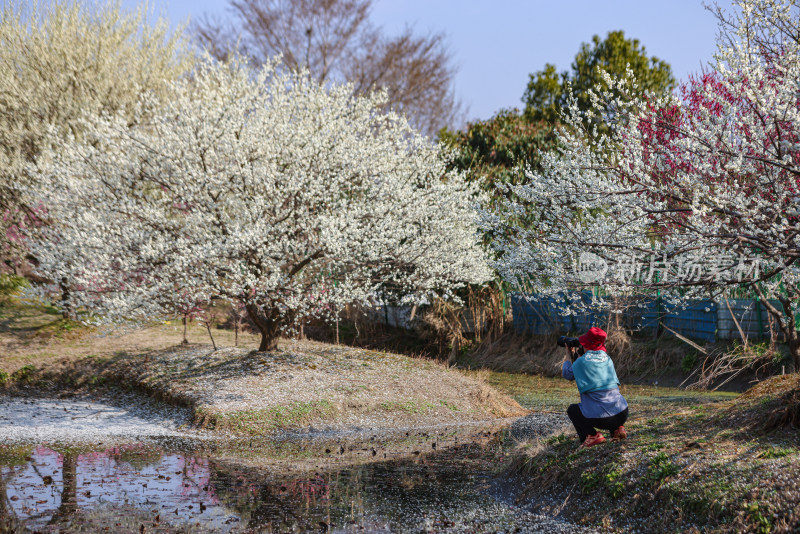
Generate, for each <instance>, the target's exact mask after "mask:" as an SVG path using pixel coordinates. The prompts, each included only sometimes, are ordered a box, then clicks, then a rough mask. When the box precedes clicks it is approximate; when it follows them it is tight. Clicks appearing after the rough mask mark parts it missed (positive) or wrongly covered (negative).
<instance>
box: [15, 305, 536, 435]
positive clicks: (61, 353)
mask: <svg viewBox="0 0 800 534" xmlns="http://www.w3.org/2000/svg"><path fill="white" fill-rule="evenodd" d="M182 330H183V325H182V324H179V323H172V324H170V323H161V324H154V325H150V326H149V327H146V328H140V329H131V330H128V331H122V332H120V331H117V332H103V331H101V330H98V329H94V328H86V327H83V326H80V325H78V324H74V323H70V322H69V321H64V320H63V319H61V318H60V317H59V316H58V315H56V313H55V311H54V310H52V309H49V308H46V307H42V306H31V305H26V304H22V303H19V302H17V301H13V300H10V301H6V302H5V303H4V305H3V307H2V308H0V351H2V352H0V354H2V355H3V356H2V358H0V386H2V387H4V388H5V389H6V390H7V391H9V392H14V391H16V392H24V391H26V390H27V391H42V390H49V391H51V392H62V391H64V390H68V391H76V390H88V389H95V390H96V389H98V388H111V387H123V388H128V389H134V390H138V391H142V392H145V393H147V394H148V395H150V396H152V397H155V398H158V399H161V400H164V401H167V402H171V403H175V404H180V405H184V406H188V407H190V408H192V409H193V410H194V413H195V423H196V424H197V425H198V426H201V427H204V428H209V429H217V430H221V431H225V432H231V433H235V434H242V435H259V434H264V433H270V432H276V431H282V430H296V429H304V428H316V429H339V428H345V427H347V428H352V427H360V428H363V427H371V428H393V427H402V426H409V425H419V424H433V423H457V422H462V421H468V420H481V419H490V418H495V417H507V416H512V415H521V414H523V413H525V410H523V409H522V408H521V407H520V406H519V405H518V404H517V403H516V402H515V401H513V400H512V399H511V398H509V397H507V396H506V395H503V394H500V393H497V392H496V391H495V390H494V389H493V388H492V387H490V386H488V385H487V384H485V383H483V382H481V381H480V380H476V379H475V378H470V377H466V376H464V375H463V374H461V373H460V372H458V371H455V370H450V369H448V368H447V367H446V366H443V365H440V364H438V363H436V362H433V361H430V360H427V359H421V358H411V357H407V356H401V355H397V354H391V353H386V352H381V351H374V350H365V349H358V348H352V347H344V346H336V345H330V344H325V343H317V342H311V341H298V340H282V341H281V343H280V345H279V349H278V350H276V351H274V352H272V353H266V354H265V353H256V352H255V351H253V350H252V347H254V346H256V345H257V343H256V338H255V336H252V335H247V334H244V335H240V336H239V338H240V339H239V341H240V345H241V346H240V347H233V346H231V345H233V334H232V332H230V331H225V330H218V329H215V330H214V332H213V334H214V336H215V339H216V341H217V345H218V346H219V347H220V349H219V350H216V351H214V350H213V349H212V348H211V346H210V345H208V344H205V343H203V344H199V343H190V344H188V345H181V344H180V340H181V339H182V335H183V332H182ZM207 336H208V334H207V332H205V331H202V330H201V329H200V328H199V327H197V326H193V327H192V328H190V329H189V339H190V340H192V341H194V340H202V341H205V340H206V339H207ZM245 347H246V348H245Z"/></svg>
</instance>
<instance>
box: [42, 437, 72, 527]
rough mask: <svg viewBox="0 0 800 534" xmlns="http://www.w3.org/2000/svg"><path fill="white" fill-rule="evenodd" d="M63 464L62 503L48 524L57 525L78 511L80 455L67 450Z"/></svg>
mask: <svg viewBox="0 0 800 534" xmlns="http://www.w3.org/2000/svg"><path fill="white" fill-rule="evenodd" d="M61 466H62V467H61V481H62V490H61V504H60V505H59V507H58V510H56V513H54V514H53V517H52V518H51V519H50V521H49V522H48V525H56V524H58V523H59V522H61V521H64V520H65V519H67V518H69V517H71V516H73V515H75V512H77V511H78V455H77V454H75V453H74V452H65V453H64V454H63V460H62V462H61Z"/></svg>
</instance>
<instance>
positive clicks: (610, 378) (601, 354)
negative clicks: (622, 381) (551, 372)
mask: <svg viewBox="0 0 800 534" xmlns="http://www.w3.org/2000/svg"><path fill="white" fill-rule="evenodd" d="M561 374H562V375H563V376H564V378H566V379H568V380H572V379H573V378H574V379H575V384H576V385H577V386H578V391H580V392H581V393H590V392H592V391H602V390H605V389H615V388H617V387H619V379H618V378H617V371H616V370H615V369H614V362H612V361H611V358H609V356H608V354H606V352H605V351H603V350H588V351H586V353H585V354H584V355H583V356H581V357H580V358H578V359H577V360H575V363H572V364H570V362H564V365H563V367H562V369H561ZM568 375H570V376H568Z"/></svg>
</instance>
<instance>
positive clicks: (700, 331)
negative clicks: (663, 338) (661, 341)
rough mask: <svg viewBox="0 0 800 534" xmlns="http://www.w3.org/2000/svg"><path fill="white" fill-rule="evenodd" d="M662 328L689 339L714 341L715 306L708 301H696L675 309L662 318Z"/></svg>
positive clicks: (715, 324)
mask: <svg viewBox="0 0 800 534" xmlns="http://www.w3.org/2000/svg"><path fill="white" fill-rule="evenodd" d="M664 326H666V327H667V328H670V329H672V330H674V331H675V332H678V333H679V334H681V335H684V336H686V337H688V338H690V339H695V340H700V341H715V340H716V334H717V305H716V304H715V303H714V302H712V301H710V300H696V301H692V302H689V303H687V304H686V305H684V306H679V307H676V308H675V309H673V310H671V311H670V313H669V314H667V315H666V316H665V317H664Z"/></svg>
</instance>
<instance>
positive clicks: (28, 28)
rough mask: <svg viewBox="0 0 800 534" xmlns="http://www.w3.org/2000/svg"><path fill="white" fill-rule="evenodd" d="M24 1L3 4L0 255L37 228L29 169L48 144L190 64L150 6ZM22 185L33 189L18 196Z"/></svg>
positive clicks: (12, 254)
mask: <svg viewBox="0 0 800 534" xmlns="http://www.w3.org/2000/svg"><path fill="white" fill-rule="evenodd" d="M105 4H106V5H100V4H99V3H95V2H92V1H88V2H87V1H83V0H48V1H42V2H37V1H33V2H23V1H20V0H9V1H7V2H3V5H2V7H0V261H2V262H3V263H5V264H6V266H7V267H8V268H11V269H15V268H18V267H19V264H20V261H21V258H22V257H24V256H25V255H26V254H27V252H28V251H27V250H26V247H25V245H24V243H22V242H21V240H20V237H21V232H20V227H21V226H25V225H26V224H27V225H31V224H33V225H35V224H36V222H37V219H38V215H40V214H41V204H40V202H39V193H40V191H39V190H38V189H37V188H30V187H29V186H31V185H33V184H31V183H30V180H31V179H33V178H34V176H35V174H32V173H26V172H25V168H26V166H29V165H36V164H37V163H38V162H40V161H42V160H43V159H46V158H47V155H48V154H49V152H50V149H51V148H52V146H53V144H54V143H57V142H58V140H59V139H63V138H64V137H65V136H67V135H80V128H79V120H80V117H81V116H82V115H83V114H87V113H103V112H111V113H116V112H123V113H128V116H129V117H131V118H132V115H131V114H132V112H133V108H134V105H135V104H136V102H137V100H138V98H139V95H140V94H141V93H143V92H155V93H159V92H160V89H161V88H162V87H163V83H164V81H165V80H173V79H175V78H177V77H180V76H183V75H185V74H186V73H187V72H188V71H189V70H190V69H191V66H192V64H193V61H194V54H193V52H192V50H191V48H190V46H189V43H188V40H187V39H186V38H185V37H184V36H183V34H182V33H181V31H180V30H179V31H176V32H172V31H170V30H169V23H168V22H167V21H166V20H163V19H158V20H156V21H153V23H152V24H150V21H148V14H147V11H146V6H141V7H140V8H139V9H137V10H135V11H130V12H129V11H126V10H125V9H123V8H122V7H121V5H120V3H119V2H116V3H115V2H111V3H105ZM20 185H24V186H26V187H27V188H28V190H29V191H31V195H29V196H27V197H26V196H22V195H21V194H20V193H21V188H20Z"/></svg>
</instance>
